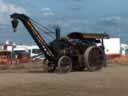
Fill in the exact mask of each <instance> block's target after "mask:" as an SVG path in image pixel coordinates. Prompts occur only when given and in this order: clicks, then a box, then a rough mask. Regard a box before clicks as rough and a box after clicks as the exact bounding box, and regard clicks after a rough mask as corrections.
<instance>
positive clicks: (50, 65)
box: [43, 59, 56, 72]
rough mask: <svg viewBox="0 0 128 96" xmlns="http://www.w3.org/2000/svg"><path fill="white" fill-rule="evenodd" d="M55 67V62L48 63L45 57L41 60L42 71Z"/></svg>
mask: <svg viewBox="0 0 128 96" xmlns="http://www.w3.org/2000/svg"><path fill="white" fill-rule="evenodd" d="M55 69H56V66H55V64H50V63H49V61H48V60H47V59H44V61H43V71H44V72H54V71H55Z"/></svg>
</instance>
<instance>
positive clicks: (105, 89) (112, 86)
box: [0, 64, 128, 96]
mask: <svg viewBox="0 0 128 96" xmlns="http://www.w3.org/2000/svg"><path fill="white" fill-rule="evenodd" d="M127 73H128V65H127V66H126V65H114V64H113V65H110V64H109V65H108V66H107V67H106V68H103V69H102V70H100V71H97V72H71V73H68V74H57V73H42V72H41V70H40V71H39V70H38V71H37V70H36V69H34V71H32V70H31V71H29V72H22V71H21V72H11V73H9V72H0V96H128V75H127Z"/></svg>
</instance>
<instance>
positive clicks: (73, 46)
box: [11, 13, 109, 72]
mask: <svg viewBox="0 0 128 96" xmlns="http://www.w3.org/2000/svg"><path fill="white" fill-rule="evenodd" d="M11 18H12V26H13V28H14V31H16V30H15V29H16V27H17V25H18V21H19V20H20V21H21V22H22V23H23V24H24V26H25V27H26V29H27V30H28V32H29V33H30V35H31V37H32V38H33V39H34V41H35V42H36V44H37V45H38V46H39V48H40V49H41V50H42V53H43V54H44V55H45V60H44V61H43V66H44V71H48V72H54V71H58V72H70V71H74V70H79V71H82V70H85V69H87V70H88V71H95V70H99V69H101V68H102V67H103V66H104V65H105V63H106V58H105V53H104V46H103V38H109V36H108V35H107V34H84V33H80V32H72V33H70V34H68V35H67V36H66V37H60V35H59V34H60V29H59V27H57V28H56V39H55V40H53V41H52V42H50V43H49V44H47V43H46V42H45V40H44V38H43V37H42V36H41V35H40V33H39V32H38V31H37V29H36V28H35V27H34V25H33V23H32V19H31V18H30V17H28V16H26V15H24V14H18V13H14V14H12V15H11ZM98 43H99V44H101V45H100V46H97V44H98Z"/></svg>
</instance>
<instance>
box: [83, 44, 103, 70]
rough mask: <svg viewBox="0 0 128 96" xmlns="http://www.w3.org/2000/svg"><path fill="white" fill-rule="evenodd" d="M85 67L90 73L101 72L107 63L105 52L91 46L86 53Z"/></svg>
mask: <svg viewBox="0 0 128 96" xmlns="http://www.w3.org/2000/svg"><path fill="white" fill-rule="evenodd" d="M84 60H85V66H86V67H87V69H88V70H89V71H95V70H99V69H101V68H102V67H103V65H104V63H105V54H104V51H103V50H102V49H101V48H99V47H96V46H90V47H88V48H87V49H86V51H85V53H84Z"/></svg>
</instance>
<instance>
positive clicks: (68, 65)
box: [57, 56, 72, 73]
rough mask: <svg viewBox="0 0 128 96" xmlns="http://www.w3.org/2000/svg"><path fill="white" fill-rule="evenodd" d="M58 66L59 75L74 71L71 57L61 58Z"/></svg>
mask: <svg viewBox="0 0 128 96" xmlns="http://www.w3.org/2000/svg"><path fill="white" fill-rule="evenodd" d="M57 65H58V68H57V71H58V72H59V73H67V72H71V71H72V59H71V58H70V57H69V56H61V57H60V58H59V60H58V64H57Z"/></svg>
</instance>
